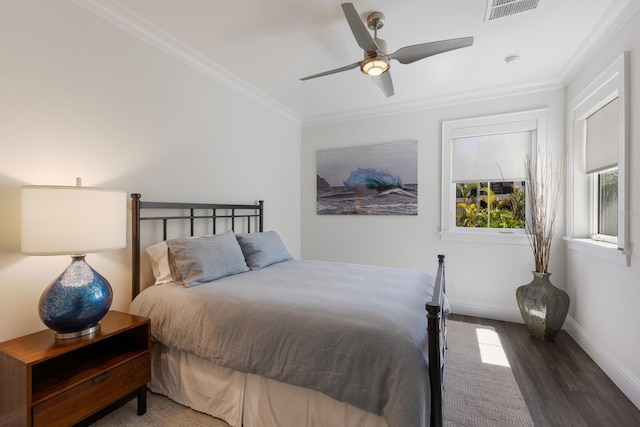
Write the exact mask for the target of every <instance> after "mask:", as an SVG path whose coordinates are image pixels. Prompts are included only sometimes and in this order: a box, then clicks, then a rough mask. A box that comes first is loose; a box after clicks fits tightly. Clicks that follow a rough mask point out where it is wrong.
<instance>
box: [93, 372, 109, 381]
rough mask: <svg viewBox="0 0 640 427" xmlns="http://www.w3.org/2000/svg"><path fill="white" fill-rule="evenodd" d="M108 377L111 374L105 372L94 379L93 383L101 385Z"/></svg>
mask: <svg viewBox="0 0 640 427" xmlns="http://www.w3.org/2000/svg"><path fill="white" fill-rule="evenodd" d="M108 376H109V372H105V373H104V374H101V375H98V376H97V377H95V378H93V379H92V380H91V381H93V382H94V383H99V382H100V381H102V380H104V379H105V378H107V377H108Z"/></svg>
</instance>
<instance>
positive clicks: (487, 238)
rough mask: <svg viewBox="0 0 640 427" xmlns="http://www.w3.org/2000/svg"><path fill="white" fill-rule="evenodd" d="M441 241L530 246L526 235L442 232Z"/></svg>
mask: <svg viewBox="0 0 640 427" xmlns="http://www.w3.org/2000/svg"><path fill="white" fill-rule="evenodd" d="M440 240H443V241H449V242H474V243H494V244H505V245H529V238H528V237H527V235H526V234H524V233H500V232H487V233H479V232H465V231H441V232H440Z"/></svg>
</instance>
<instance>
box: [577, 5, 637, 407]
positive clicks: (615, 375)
mask: <svg viewBox="0 0 640 427" xmlns="http://www.w3.org/2000/svg"><path fill="white" fill-rule="evenodd" d="M624 51H630V55H629V57H630V67H629V68H630V69H629V71H630V91H631V93H630V150H629V154H630V157H629V172H630V183H631V185H630V198H629V204H630V210H629V212H628V213H627V214H628V215H629V220H630V230H631V242H632V249H633V254H632V256H631V266H630V267H624V266H617V265H613V264H611V263H610V262H607V261H604V260H602V259H599V258H596V257H593V256H590V255H587V254H584V253H580V252H575V251H572V250H567V290H568V292H569V294H570V296H571V308H570V310H569V316H570V317H569V319H568V322H567V323H566V324H565V326H568V327H567V330H568V331H569V332H570V333H571V335H572V336H573V337H574V339H575V340H576V341H577V342H578V343H579V344H580V345H581V346H582V347H583V348H584V349H585V350H586V351H587V352H588V353H589V355H590V356H591V357H592V358H593V359H594V360H595V361H596V362H597V363H598V364H599V365H600V366H601V367H602V368H603V370H604V371H605V372H606V373H607V374H608V375H609V376H610V377H611V378H612V379H613V380H614V382H616V384H617V385H618V386H619V387H620V388H621V389H622V390H623V391H625V393H626V394H627V396H629V397H630V398H631V400H633V402H634V403H635V404H636V406H638V407H640V357H639V355H640V327H639V325H640V322H639V321H638V314H637V313H638V301H640V247H639V242H640V80H639V78H638V77H639V76H640V13H636V14H635V16H633V17H631V18H630V20H629V22H628V23H627V25H626V26H625V27H624V28H623V29H622V30H621V31H620V32H619V33H618V34H617V35H616V36H615V37H614V38H613V39H612V40H610V41H609V42H608V43H606V45H605V46H603V48H602V49H601V50H600V51H599V52H598V53H597V55H595V56H594V57H593V58H592V59H591V61H589V63H588V64H587V66H586V67H583V69H582V71H581V72H580V73H579V74H578V75H577V76H576V77H575V79H574V80H573V82H572V83H571V84H570V85H569V87H568V89H567V100H568V101H571V100H572V99H573V98H574V97H576V96H577V95H578V94H579V93H580V92H581V91H582V90H583V89H584V88H585V87H586V86H587V85H589V83H590V82H591V81H592V80H593V79H594V78H595V77H597V76H598V75H599V74H600V73H601V72H602V71H604V70H605V69H606V68H607V67H608V66H609V65H610V64H612V63H613V62H614V60H615V59H616V58H618V57H619V56H620V55H621V54H622V53H623V52H624Z"/></svg>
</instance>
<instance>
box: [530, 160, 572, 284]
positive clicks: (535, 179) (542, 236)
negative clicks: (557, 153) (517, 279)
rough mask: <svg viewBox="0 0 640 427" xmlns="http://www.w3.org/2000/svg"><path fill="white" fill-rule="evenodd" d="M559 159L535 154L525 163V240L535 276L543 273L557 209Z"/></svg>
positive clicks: (560, 178) (558, 198)
mask: <svg viewBox="0 0 640 427" xmlns="http://www.w3.org/2000/svg"><path fill="white" fill-rule="evenodd" d="M562 165H563V163H562V159H561V160H560V161H559V162H558V163H557V164H554V162H553V161H552V159H551V156H550V155H549V154H547V153H543V152H541V151H540V149H538V150H536V153H535V156H534V157H531V156H527V158H526V159H525V175H526V177H525V179H526V186H527V187H526V195H527V198H528V201H529V212H530V217H529V218H528V220H527V221H526V230H527V236H528V237H529V243H530V245H531V249H532V250H533V256H534V261H535V266H536V272H538V273H547V268H548V266H549V257H550V255H551V241H552V239H553V232H554V227H555V222H556V217H557V214H558V207H559V205H560V195H561V192H562V191H561V190H562V188H561V185H562V171H563V167H562Z"/></svg>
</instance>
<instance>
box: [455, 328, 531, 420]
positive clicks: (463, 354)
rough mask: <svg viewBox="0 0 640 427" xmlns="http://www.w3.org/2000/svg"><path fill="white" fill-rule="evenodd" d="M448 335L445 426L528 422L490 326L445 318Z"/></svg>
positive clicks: (523, 404)
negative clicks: (446, 319)
mask: <svg viewBox="0 0 640 427" xmlns="http://www.w3.org/2000/svg"><path fill="white" fill-rule="evenodd" d="M447 337H448V338H447V340H448V346H447V347H448V350H447V359H446V364H445V366H446V371H445V382H444V384H445V397H444V402H445V406H444V408H445V409H444V419H445V426H447V427H454V426H455V427H457V426H474V427H485V426H486V427H520V426H522V427H525V426H533V421H532V419H531V416H530V415H529V410H528V409H527V405H526V404H525V402H524V400H523V398H522V394H520V389H519V388H518V384H517V383H516V380H515V378H514V376H513V373H512V372H511V368H510V367H509V366H508V361H507V360H506V356H505V354H504V352H503V351H502V346H501V343H500V337H499V336H498V335H497V334H496V332H495V330H494V329H493V328H492V327H490V326H483V325H475V324H472V323H463V322H454V321H448V322H447Z"/></svg>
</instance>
